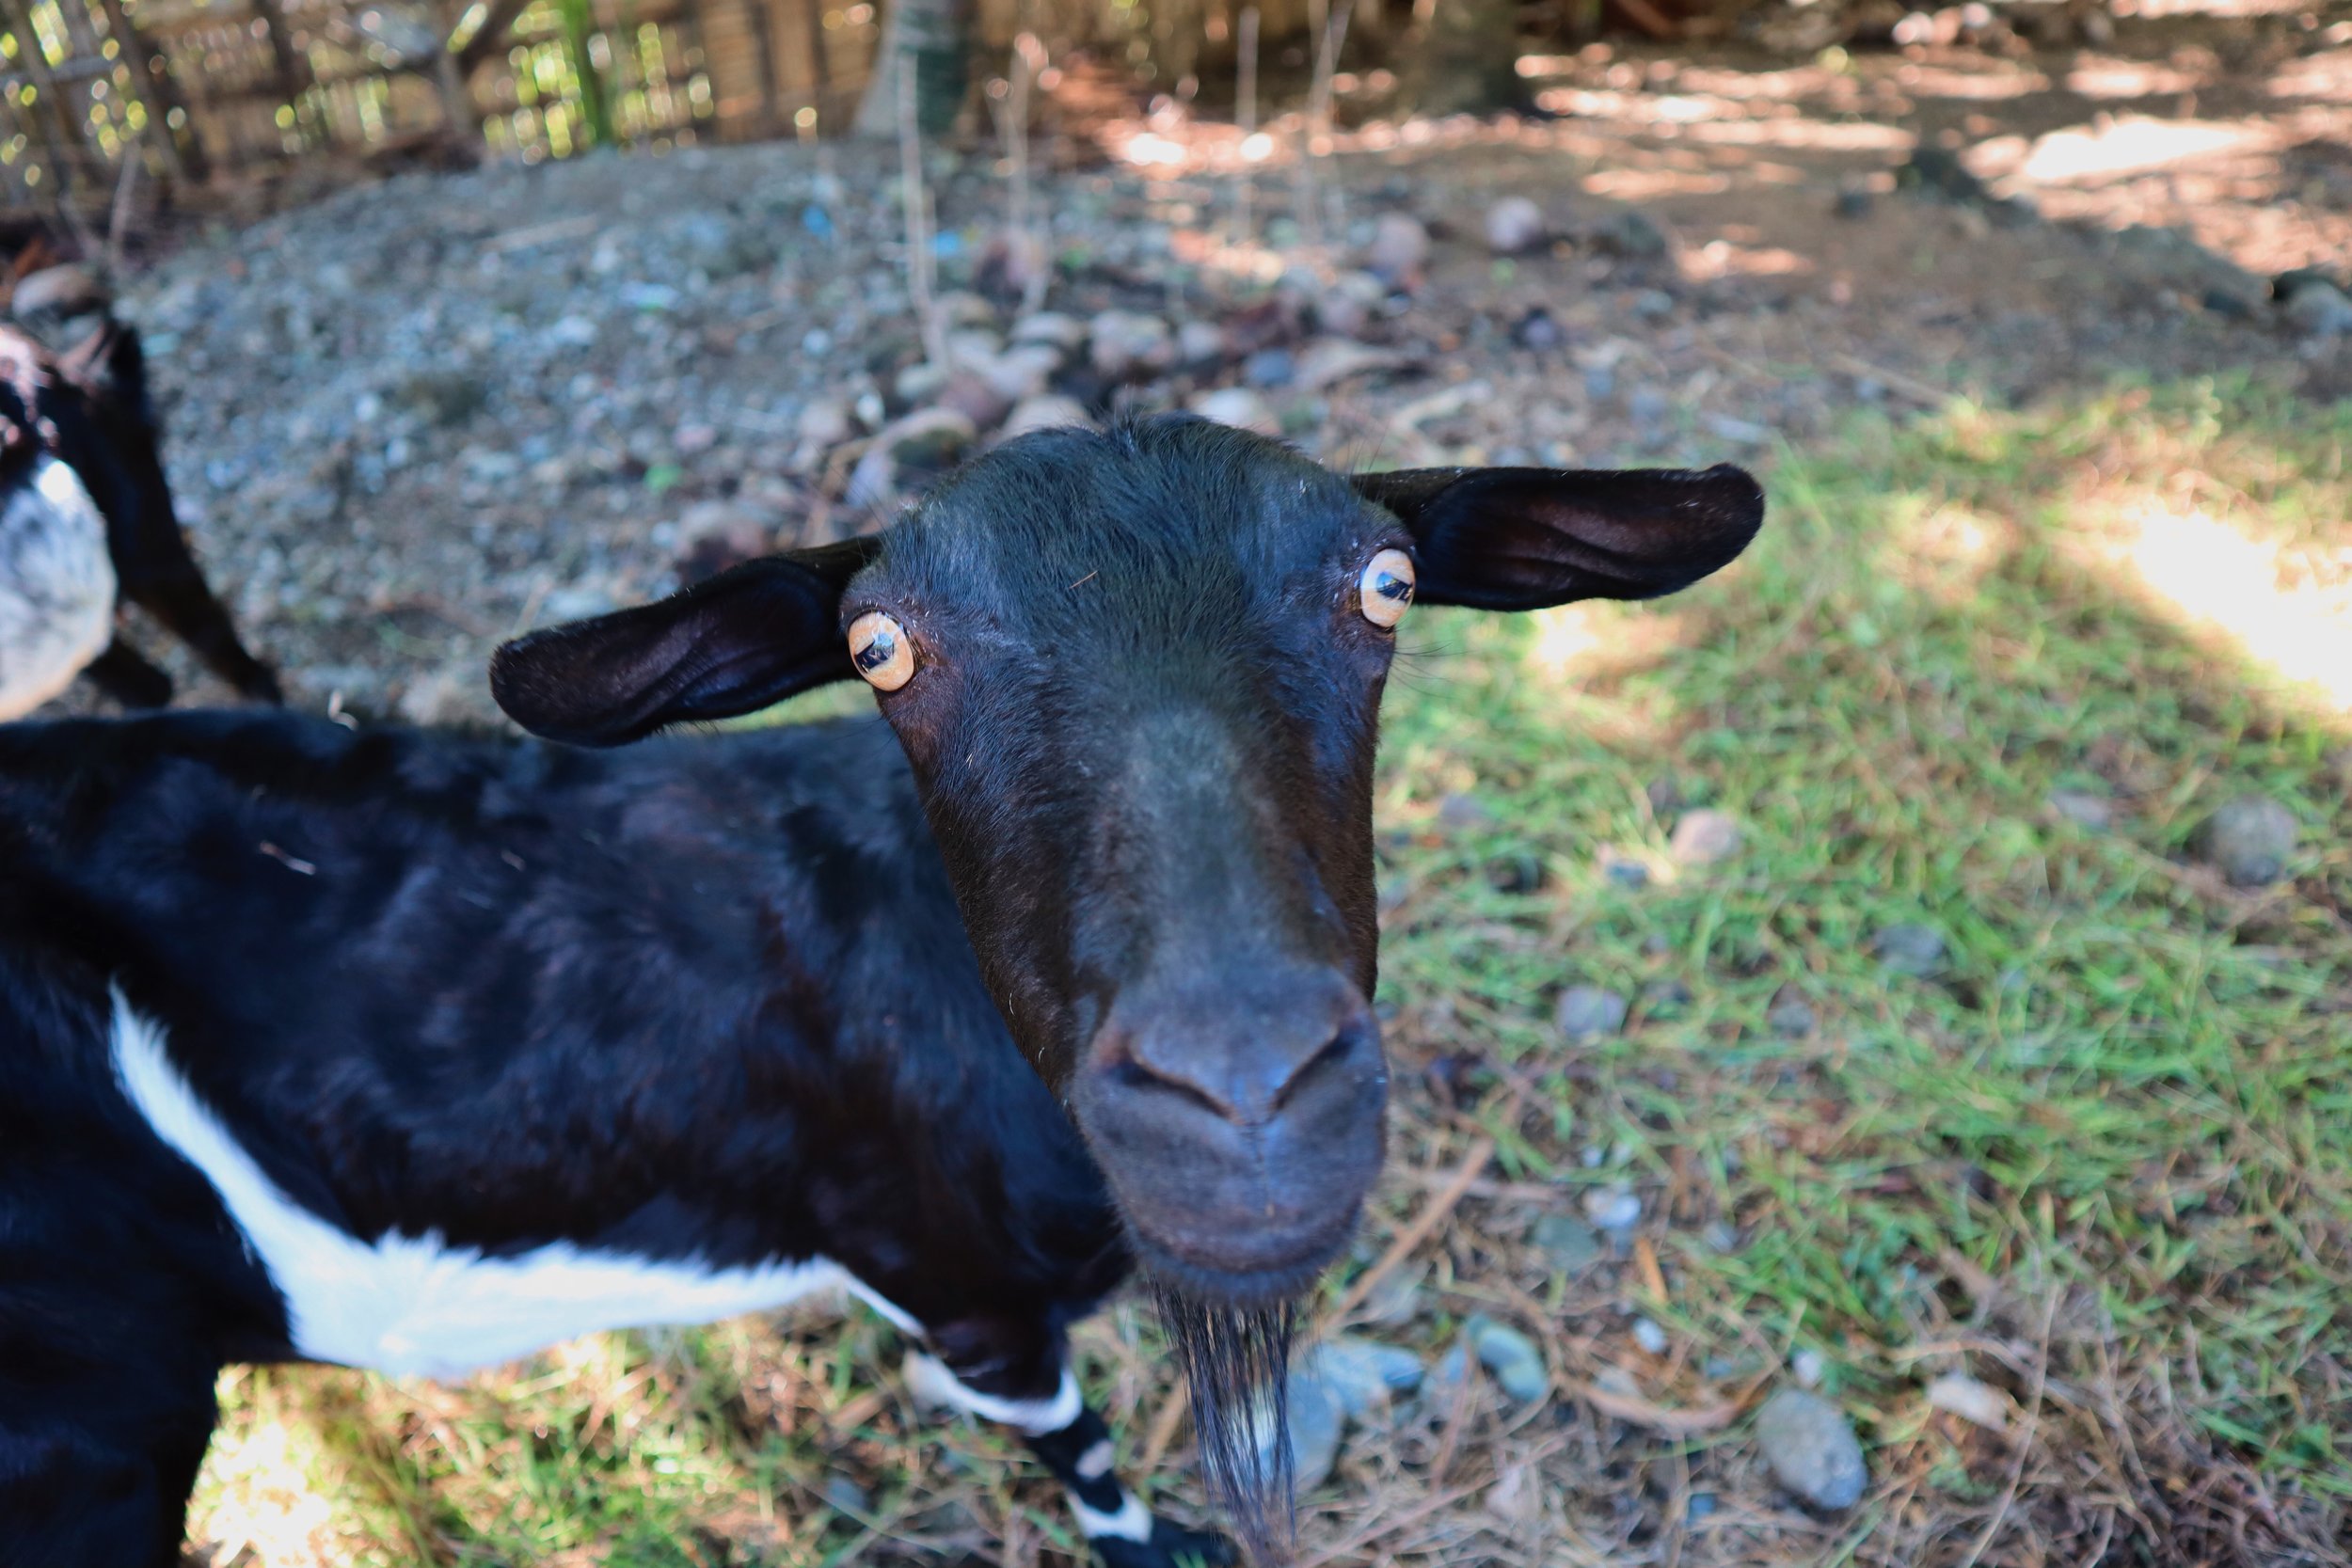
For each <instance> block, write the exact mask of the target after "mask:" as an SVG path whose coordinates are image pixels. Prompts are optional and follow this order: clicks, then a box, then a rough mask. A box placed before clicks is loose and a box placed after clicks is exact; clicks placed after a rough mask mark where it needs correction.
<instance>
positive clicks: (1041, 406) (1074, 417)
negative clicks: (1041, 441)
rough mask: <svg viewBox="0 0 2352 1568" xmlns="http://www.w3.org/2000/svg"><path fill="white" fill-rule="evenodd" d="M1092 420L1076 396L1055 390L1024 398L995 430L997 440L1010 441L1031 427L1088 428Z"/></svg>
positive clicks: (1045, 428)
mask: <svg viewBox="0 0 2352 1568" xmlns="http://www.w3.org/2000/svg"><path fill="white" fill-rule="evenodd" d="M1093 428H1094V420H1092V419H1091V418H1090V417H1089V415H1088V414H1087V411H1086V405H1085V404H1082V403H1080V402H1079V401H1078V400H1077V399H1075V398H1066V397H1063V396H1061V395H1060V394H1059V393H1057V392H1048V393H1046V394H1044V395H1043V396H1041V397H1034V398H1025V399H1023V400H1022V401H1021V402H1020V403H1018V404H1014V405H1013V410H1012V412H1011V413H1009V414H1008V415H1006V416H1005V423H1004V426H1003V428H1002V429H1001V430H999V431H998V432H997V437H998V439H1000V440H1006V441H1009V440H1011V439H1012V438H1013V437H1014V436H1026V435H1027V434H1028V433H1029V432H1030V431H1032V430H1065V429H1066V430H1091V429H1093Z"/></svg>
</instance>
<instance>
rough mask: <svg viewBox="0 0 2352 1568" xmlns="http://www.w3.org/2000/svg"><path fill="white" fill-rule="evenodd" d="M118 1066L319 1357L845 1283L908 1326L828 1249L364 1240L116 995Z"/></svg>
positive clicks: (532, 1342)
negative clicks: (215, 1105) (510, 1248)
mask: <svg viewBox="0 0 2352 1568" xmlns="http://www.w3.org/2000/svg"><path fill="white" fill-rule="evenodd" d="M113 1035H114V1038H113V1049H114V1063H115V1072H116V1075H117V1077H118V1078H119V1080H120V1082H121V1085H122V1090H123V1093H124V1094H125V1095H127V1096H128V1097H129V1098H130V1101H131V1103H132V1105H133V1106H135V1108H136V1109H137V1111H138V1113H139V1115H140V1116H142V1117H145V1118H146V1120H147V1123H148V1125H149V1126H151V1127H152V1128H153V1129H154V1130H155V1133H156V1135H157V1136H158V1137H160V1138H162V1139H163V1140H164V1142H166V1143H167V1144H169V1145H170V1146H171V1147H172V1148H174V1149H176V1150H178V1151H179V1153H180V1156H181V1157H182V1158H183V1159H184V1160H186V1161H187V1162H188V1163H189V1164H192V1165H194V1166H196V1168H197V1169H198V1170H199V1171H202V1172H203V1173H204V1177H205V1180H209V1181H210V1182H211V1183H212V1184H213V1190H214V1191H215V1192H216V1193H218V1194H219V1195H220V1200H221V1204H222V1206H223V1207H225V1208H226V1209H227V1210H228V1211H229V1214H230V1218H231V1219H232V1220H233V1221H234V1222H235V1223H236V1227H237V1229H238V1231H239V1232H240V1233H241V1234H242V1235H243V1236H244V1237H245V1242H246V1247H247V1248H248V1249H249V1250H250V1251H251V1252H252V1254H253V1256H254V1257H255V1258H256V1259H259V1260H260V1262H261V1264H262V1268H263V1269H264V1270H266V1271H267V1272H268V1274H269V1277H270V1282H271V1283H272V1284H274V1285H275V1286H277V1288H278V1294H280V1295H281V1296H283V1297H284V1298H285V1302H286V1322H287V1328H288V1338H290V1339H291V1340H292V1341H293V1345H294V1350H295V1351H296V1352H297V1353H298V1354H302V1355H304V1356H307V1357H309V1358H310V1359H312V1360H316V1361H334V1362H340V1363H342V1365H344V1366H350V1367H366V1368H370V1369H372V1370H376V1371H380V1372H389V1373H393V1374H395V1375H418V1376H423V1377H458V1376H462V1375H464V1374H465V1373H467V1372H469V1371H473V1370H478V1369H480V1368H483V1367H494V1366H497V1365H499V1364H500V1363H501V1362H505V1361H512V1360H514V1359H516V1357H517V1356H522V1355H528V1354H531V1353H532V1352H533V1351H538V1350H544V1349H545V1348H546V1347H548V1345H552V1344H556V1343H559V1342H561V1341H563V1340H564V1339H569V1338H575V1337H576V1336H579V1335H581V1334H588V1333H592V1332H594V1331H596V1330H598V1329H607V1328H637V1327H644V1326H648V1325H652V1324H657V1323H713V1322H716V1321H717V1320H719V1319H721V1318H731V1317H734V1316H736V1315H737V1314H739V1313H742V1312H760V1311H768V1310H771V1309H773V1308H775V1307H783V1306H785V1305H787V1304H788V1303H790V1302H794V1301H798V1300H800V1299H802V1298H803V1297H804V1296H808V1295H812V1294H815V1293H817V1292H818V1291H832V1290H846V1291H850V1292H852V1293H854V1294H856V1295H858V1296H859V1297H861V1298H862V1299H864V1300H865V1301H866V1302H867V1303H868V1304H869V1305H871V1306H872V1307H874V1309H875V1310H876V1311H878V1312H880V1313H882V1316H884V1317H886V1318H888V1319H890V1320H891V1321H892V1322H893V1323H897V1324H898V1326H899V1327H901V1328H904V1329H907V1330H908V1331H910V1332H914V1331H915V1325H914V1322H913V1320H912V1319H910V1318H908V1316H907V1315H906V1314H905V1313H904V1312H902V1311H900V1310H899V1309H898V1307H894V1306H892V1305H891V1304H890V1303H889V1302H887V1301H884V1300H882V1298H881V1297H879V1296H876V1295H875V1294H874V1293H873V1292H872V1291H869V1290H867V1289H866V1287H865V1286H864V1285H862V1284H861V1283H860V1282H859V1281H858V1280H857V1279H855V1278H854V1277H852V1276H851V1275H850V1273H849V1272H848V1271H847V1270H845V1269H843V1268H842V1267H841V1266H840V1265H839V1264H837V1263H834V1262H833V1261H831V1260H830V1259H823V1258H810V1259H803V1260H800V1261H795V1262H780V1263H770V1264H762V1265H760V1266H757V1267H753V1268H732V1269H713V1268H709V1267H707V1266H704V1265H701V1264H697V1263H695V1262H692V1261H691V1260H689V1261H660V1262H657V1261H653V1260H650V1259H642V1258H629V1257H625V1256H620V1255H617V1254H612V1253H598V1252H592V1251H587V1250H584V1249H582V1248H580V1247H576V1246H573V1245H571V1244H569V1243H562V1242H558V1243H551V1244H549V1245H547V1246H541V1247H534V1248H533V1249H532V1250H531V1251H529V1252H526V1253H520V1254H517V1255H516V1256H514V1257H507V1258H485V1257H484V1256H482V1254H481V1253H479V1252H477V1251H475V1250H473V1249H472V1248H469V1247H453V1246H450V1245H447V1244H446V1243H443V1242H442V1240H441V1239H440V1237H438V1236H437V1235H433V1234H430V1233H428V1234H425V1235H422V1236H402V1235H396V1234H387V1235H385V1236H382V1237H379V1238H378V1239H377V1240H375V1241H373V1242H364V1241H361V1240H360V1239H359V1238H358V1237H357V1236H354V1235H352V1234H350V1233H349V1232H348V1231H345V1230H342V1229H340V1228H339V1227H336V1226H333V1225H331V1224H329V1223H328V1222H327V1221H326V1220H323V1219H321V1218H320V1217H319V1216H318V1215H316V1214H314V1213H312V1212H310V1211H309V1210H308V1209H305V1208H303V1207H302V1206H301V1205H300V1204H298V1203H296V1202H294V1199H292V1198H291V1197H289V1196H286V1194H285V1193H283V1192H281V1191H280V1190H279V1189H278V1185H277V1183H275V1182H273V1181H272V1180H270V1179H269V1178H268V1176H266V1175H265V1174H263V1172H262V1168H261V1166H259V1165H258V1164H255V1163H254V1161H253V1157H252V1156H251V1155H250V1154H247V1153H246V1151H245V1149H244V1148H243V1147H242V1146H240V1145H239V1144H238V1143H237V1141H236V1139H235V1138H234V1137H232V1136H231V1135H230V1132H229V1130H228V1129H227V1128H225V1127H223V1126H222V1125H221V1123H220V1120H219V1118H218V1117H215V1116H214V1115H213V1114H212V1112H211V1111H210V1110H209V1109H207V1108H206V1107H205V1105H204V1103H203V1102H202V1101H200V1100H199V1099H198V1098H197V1096H196V1091H195V1090H194V1089H193V1088H192V1087H190V1085H189V1084H188V1081H187V1080H186V1078H184V1077H183V1076H182V1075H181V1072H180V1069H178V1068H176V1067H174V1066H173V1065H172V1063H171V1059H170V1057H169V1056H168V1055H167V1054H166V1053H165V1050H164V1041H163V1034H162V1031H161V1030H159V1029H158V1028H157V1027H156V1026H155V1025H154V1024H153V1023H151V1022H149V1021H148V1020H146V1019H143V1018H141V1017H139V1016H138V1015H137V1014H136V1013H134V1012H133V1011H132V1010H131V1009H130V1008H129V1007H128V1006H124V1004H123V1002H122V999H121V998H120V997H119V996H118V997H116V999H115V1012H114V1031H113Z"/></svg>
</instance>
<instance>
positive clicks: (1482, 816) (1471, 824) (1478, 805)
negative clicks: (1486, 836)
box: [1438, 789, 1495, 829]
mask: <svg viewBox="0 0 2352 1568" xmlns="http://www.w3.org/2000/svg"><path fill="white" fill-rule="evenodd" d="M1494 819H1495V813H1494V808H1493V807H1492V806H1489V805H1488V804H1486V801H1484V800H1480V799H1479V798H1478V797H1477V796H1475V795H1472V794H1470V793H1469V792H1468V791H1465V790H1458V789H1457V790H1454V791H1452V792H1450V793H1448V794H1445V795H1441V796H1439V797H1438V827H1440V828H1453V829H1462V828H1486V827H1491V826H1492V825H1493V824H1494Z"/></svg>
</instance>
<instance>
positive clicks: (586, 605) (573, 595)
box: [539, 583, 619, 626]
mask: <svg viewBox="0 0 2352 1568" xmlns="http://www.w3.org/2000/svg"><path fill="white" fill-rule="evenodd" d="M618 604H619V601H618V600H616V599H614V598H613V597H612V594H609V593H607V592H605V590H603V589H601V588H597V587H594V586H592V585H589V584H585V583H583V584H580V585H578V586H575V587H571V588H558V589H555V590H554V591H553V592H551V593H549V594H548V596H547V597H546V598H544V599H541V600H540V601H539V624H540V625H541V626H560V625H562V624H563V623H564V622H565V621H585V620H587V619H588V618H589V617H590V616H593V615H603V614H606V613H608V612H610V611H611V610H614V609H615V608H617V607H618Z"/></svg>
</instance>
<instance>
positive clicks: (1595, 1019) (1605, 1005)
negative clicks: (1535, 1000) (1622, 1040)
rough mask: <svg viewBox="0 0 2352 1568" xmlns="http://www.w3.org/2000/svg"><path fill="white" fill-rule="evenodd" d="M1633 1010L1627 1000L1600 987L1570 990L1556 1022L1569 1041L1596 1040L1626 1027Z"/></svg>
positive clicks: (1558, 1009)
mask: <svg viewBox="0 0 2352 1568" xmlns="http://www.w3.org/2000/svg"><path fill="white" fill-rule="evenodd" d="M1630 1010H1631V1009H1630V1008H1629V1006H1627V1003H1626V999H1625V998H1624V997H1623V996H1621V995H1619V994H1618V993H1617V992H1615V991H1613V990H1604V989H1603V988H1601V987H1599V986H1570V987H1569V988H1568V989H1567V990H1564V991H1562V992H1561V993H1560V1003H1559V1006H1557V1007H1556V1008H1555V1009H1554V1010H1553V1013H1552V1020H1553V1022H1556V1023H1557V1024H1558V1025H1559V1026H1560V1032H1561V1033H1562V1034H1563V1035H1565V1036H1566V1037H1568V1038H1569V1040H1571V1041H1577V1040H1596V1039H1599V1038H1601V1037H1603V1036H1607V1035H1613V1034H1615V1033H1616V1032H1617V1031H1618V1030H1620V1029H1623V1028H1624V1027H1625V1019H1626V1014H1627V1013H1628V1012H1629V1011H1630Z"/></svg>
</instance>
